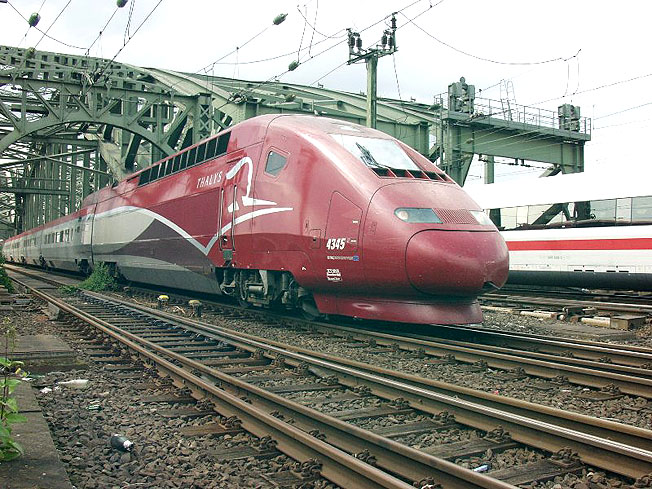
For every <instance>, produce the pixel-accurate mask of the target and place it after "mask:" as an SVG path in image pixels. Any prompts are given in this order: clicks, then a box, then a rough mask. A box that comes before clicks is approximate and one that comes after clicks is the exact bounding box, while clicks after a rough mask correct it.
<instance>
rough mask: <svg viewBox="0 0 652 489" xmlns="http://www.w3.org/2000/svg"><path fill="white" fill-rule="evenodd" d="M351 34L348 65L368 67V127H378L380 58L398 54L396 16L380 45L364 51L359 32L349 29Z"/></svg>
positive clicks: (393, 16)
mask: <svg viewBox="0 0 652 489" xmlns="http://www.w3.org/2000/svg"><path fill="white" fill-rule="evenodd" d="M347 31H348V33H349V43H348V44H349V61H348V62H347V64H349V65H350V64H353V63H358V62H360V61H364V62H365V64H366V65H367V127H372V128H375V127H376V114H377V94H376V92H377V89H378V81H377V72H378V58H381V57H382V56H387V55H388V54H394V53H395V52H396V49H397V47H396V16H395V15H394V14H392V23H391V28H389V29H385V31H384V32H383V37H382V39H381V41H380V44H377V45H376V47H374V48H369V49H364V48H363V47H362V39H361V38H360V34H359V33H358V32H353V31H352V30H351V29H347Z"/></svg>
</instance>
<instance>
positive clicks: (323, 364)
mask: <svg viewBox="0 0 652 489" xmlns="http://www.w3.org/2000/svg"><path fill="white" fill-rule="evenodd" d="M87 294H88V295H90V296H92V297H96V298H99V299H102V300H107V299H106V298H104V297H102V296H101V295H100V294H94V293H87ZM110 300H111V301H115V302H117V303H120V304H121V305H124V306H126V307H130V308H133V309H138V310H140V311H143V312H147V313H150V314H153V315H155V316H158V317H161V318H164V319H166V320H168V321H170V322H174V323H177V324H181V325H184V326H186V329H189V330H190V331H193V332H196V333H200V334H203V335H204V336H207V337H210V338H213V339H219V340H222V341H226V342H228V343H230V344H233V345H236V346H238V347H240V348H243V349H246V350H248V351H255V350H256V349H263V350H267V351H269V352H270V358H272V357H274V355H278V354H280V355H283V356H284V357H286V361H294V364H299V363H302V362H308V363H310V364H312V365H313V368H317V369H321V370H323V371H327V372H329V373H332V374H335V375H336V376H338V378H339V380H340V382H342V383H344V384H345V385H349V386H351V387H353V386H357V385H367V386H368V387H369V388H370V389H371V390H372V392H373V393H374V394H376V395H379V396H380V397H384V398H386V399H395V398H398V397H402V398H404V399H406V400H407V401H409V402H410V405H411V406H412V407H413V408H415V409H418V410H421V411H425V412H428V413H431V414H438V413H441V412H442V411H448V412H451V413H453V414H454V415H455V417H456V420H457V421H458V422H460V423H462V424H466V425H468V426H472V427H474V428H477V429H481V430H483V431H491V430H492V429H494V428H496V427H497V426H499V425H501V426H503V427H504V428H506V429H507V430H508V431H509V432H510V433H511V435H512V438H513V439H514V440H516V441H518V442H521V443H524V444H526V445H529V446H533V447H537V448H540V449H543V450H546V451H551V452H555V451H558V450H560V449H561V448H564V447H570V448H572V449H573V450H574V451H576V452H577V453H578V454H579V455H580V457H581V459H582V460H583V461H584V462H585V463H588V464H593V465H596V466H598V467H601V468H603V469H605V470H609V471H612V472H615V473H619V474H622V475H626V476H628V477H633V478H637V477H641V476H643V475H645V474H647V473H650V472H652V451H650V450H648V449H646V448H641V447H639V446H636V445H628V444H626V443H622V442H618V441H615V440H612V439H609V438H603V437H600V436H597V435H593V434H587V433H583V432H579V431H577V430H575V429H572V428H567V427H564V426H557V425H555V424H554V423H550V422H545V421H541V420H538V419H536V418H530V417H527V416H524V415H521V414H517V413H516V412H514V411H513V410H512V411H505V410H500V409H496V408H494V407H491V406H488V405H482V404H479V403H476V402H470V401H467V400H465V399H462V398H459V397H452V396H449V395H443V394H440V393H437V392H434V391H433V390H432V389H430V387H429V386H426V387H423V386H418V385H410V384H408V383H405V382H401V381H398V380H395V379H392V378H385V377H381V376H380V375H378V374H375V373H369V372H365V371H363V370H358V369H353V368H351V367H348V366H343V365H342V364H341V363H342V362H341V359H339V358H338V359H336V362H337V363H334V362H332V361H326V360H322V359H320V358H317V355H315V353H314V352H311V353H310V355H305V354H302V353H297V352H294V351H292V352H291V351H289V350H292V349H296V347H287V345H284V346H283V347H278V346H275V345H273V344H272V342H270V341H269V340H266V339H262V338H256V339H254V338H255V337H253V336H251V335H245V334H242V333H234V332H230V331H228V330H226V329H225V328H221V327H218V326H214V325H209V324H206V323H202V322H199V321H195V320H191V319H186V318H179V317H178V316H175V315H173V314H169V313H165V312H162V311H158V310H152V309H150V308H147V307H144V306H139V305H134V304H130V303H129V302H126V301H121V300H119V299H114V298H111V299H110ZM244 384H245V385H246V386H249V384H246V383H244ZM249 388H250V387H244V386H243V389H249ZM253 389H257V388H253ZM258 395H260V396H269V395H270V394H263V393H259V394H258ZM285 402H287V401H285ZM548 414H550V413H548ZM565 423H567V422H565ZM594 424H597V425H598V426H597V428H599V429H601V430H603V431H602V432H603V433H606V431H604V430H614V431H617V430H618V429H619V428H622V429H623V431H624V432H625V433H627V434H628V436H629V438H628V440H629V441H636V442H637V443H638V442H641V439H645V438H649V436H650V432H646V430H640V429H638V428H635V427H626V425H620V424H618V423H613V424H608V423H606V422H605V423H594ZM347 426H350V425H347ZM592 429H595V428H592ZM607 434H608V433H607ZM374 436H375V435H374ZM637 438H639V439H638V440H637ZM641 444H642V445H644V446H646V447H649V444H647V445H646V444H645V443H644V442H641Z"/></svg>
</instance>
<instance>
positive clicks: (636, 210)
mask: <svg viewBox="0 0 652 489" xmlns="http://www.w3.org/2000/svg"><path fill="white" fill-rule="evenodd" d="M645 221H647V222H649V221H652V197H634V198H632V222H645Z"/></svg>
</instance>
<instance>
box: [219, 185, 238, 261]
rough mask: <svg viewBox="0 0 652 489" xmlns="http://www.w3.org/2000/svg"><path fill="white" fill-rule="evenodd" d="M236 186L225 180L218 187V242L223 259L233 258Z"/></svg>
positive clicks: (229, 259)
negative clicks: (220, 186)
mask: <svg viewBox="0 0 652 489" xmlns="http://www.w3.org/2000/svg"><path fill="white" fill-rule="evenodd" d="M237 198H238V186H237V184H234V183H233V182H231V184H230V183H229V182H228V181H227V182H225V184H224V186H222V188H221V189H220V202H219V207H220V209H219V213H218V218H219V222H218V225H217V226H218V228H219V230H220V236H219V244H220V250H221V251H222V256H223V257H224V261H231V260H232V259H233V249H234V239H233V228H234V226H235V210H236V207H237Z"/></svg>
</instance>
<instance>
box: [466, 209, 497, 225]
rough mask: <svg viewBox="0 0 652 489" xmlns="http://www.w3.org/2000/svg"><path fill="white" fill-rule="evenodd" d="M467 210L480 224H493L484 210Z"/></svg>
mask: <svg viewBox="0 0 652 489" xmlns="http://www.w3.org/2000/svg"><path fill="white" fill-rule="evenodd" d="M469 212H470V213H471V215H472V216H473V217H474V218H475V220H476V221H478V224H482V225H483V226H493V225H494V223H493V221H492V220H491V219H490V218H489V216H488V215H487V214H486V213H485V212H484V211H469Z"/></svg>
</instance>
